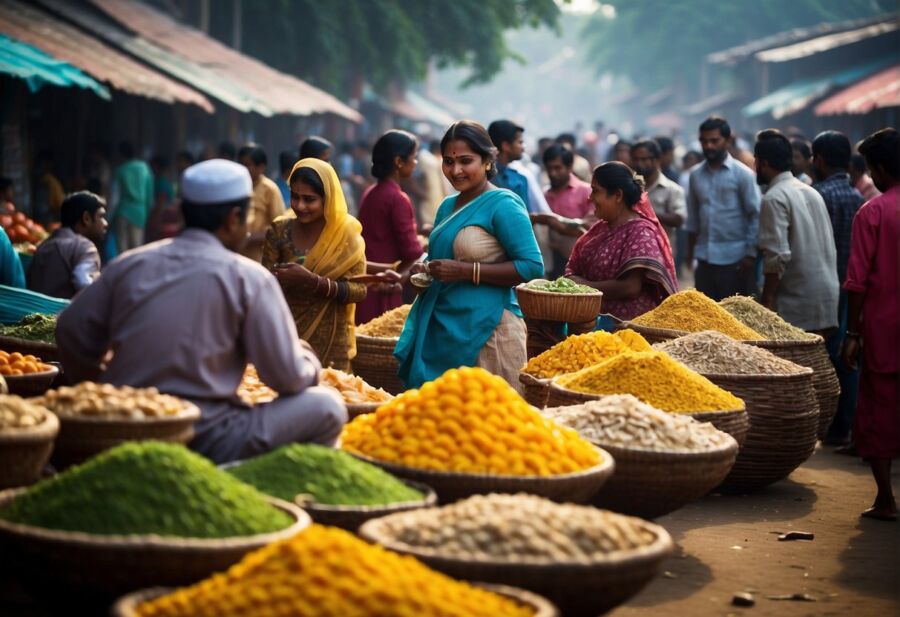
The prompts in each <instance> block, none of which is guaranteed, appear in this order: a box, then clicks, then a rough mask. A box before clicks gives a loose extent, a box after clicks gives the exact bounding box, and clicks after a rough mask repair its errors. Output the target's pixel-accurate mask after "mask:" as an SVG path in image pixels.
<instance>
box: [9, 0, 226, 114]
mask: <svg viewBox="0 0 900 617" xmlns="http://www.w3.org/2000/svg"><path fill="white" fill-rule="evenodd" d="M0 32H2V33H3V34H6V35H8V36H11V37H13V38H15V39H18V40H20V41H23V42H25V43H28V44H29V45H33V46H35V47H37V48H38V49H40V50H41V51H43V52H44V53H47V54H50V55H51V56H53V57H54V58H59V59H60V60H65V61H66V62H69V63H71V64H72V65H74V66H77V67H78V68H80V69H81V70H83V71H84V72H86V73H88V74H89V75H91V76H92V77H94V78H95V79H97V80H99V81H101V82H104V83H106V84H109V85H110V86H111V87H112V88H114V89H116V90H121V91H122V92H127V93H128V94H133V95H136V96H143V97H147V98H150V99H155V100H158V101H163V102H165V103H187V104H192V105H197V106H198V107H201V108H202V109H204V110H206V111H208V112H212V111H213V106H212V103H210V102H209V100H208V99H207V98H206V97H205V96H203V95H202V94H200V93H199V92H197V91H196V90H193V89H191V88H189V87H187V86H185V85H182V84H179V83H178V82H176V81H174V80H172V79H170V78H169V77H166V76H165V75H163V74H161V73H158V72H156V71H154V70H153V69H151V68H149V67H146V66H144V65H142V64H140V63H138V62H136V61H134V60H132V59H131V58H129V57H128V56H126V55H124V54H122V53H121V52H119V51H116V50H115V49H113V48H111V47H109V46H108V45H106V44H104V43H102V42H101V41H99V40H97V39H96V38H94V37H92V36H90V35H88V34H86V33H85V32H82V31H81V30H79V29H77V28H75V27H73V26H70V25H68V24H66V23H64V22H62V21H60V20H59V19H57V18H55V17H52V16H51V15H48V14H47V13H45V12H44V11H41V10H40V9H37V8H35V7H33V6H30V5H28V4H25V3H24V2H19V1H18V0H0Z"/></svg>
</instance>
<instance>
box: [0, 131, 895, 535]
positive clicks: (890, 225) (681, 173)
mask: <svg viewBox="0 0 900 617" xmlns="http://www.w3.org/2000/svg"><path fill="white" fill-rule="evenodd" d="M524 137H525V128H524V127H522V126H519V125H517V124H516V123H515V122H513V121H511V120H506V119H501V120H497V121H494V122H492V123H490V124H489V125H488V126H487V127H485V126H482V125H481V124H479V123H477V122H474V121H466V120H464V121H460V122H457V123H455V124H453V125H452V126H451V127H450V128H449V129H448V130H447V132H446V133H445V134H444V135H443V136H442V138H441V139H437V140H427V141H426V140H421V141H420V140H419V139H418V138H417V137H416V136H415V135H413V134H411V133H408V132H405V131H400V130H391V131H388V132H387V133H385V134H383V135H381V136H380V137H379V138H378V139H377V141H376V142H375V143H374V145H373V146H372V147H371V148H370V147H369V146H368V144H365V143H363V142H358V143H348V144H343V145H342V146H341V147H340V148H335V147H334V146H333V145H332V144H331V142H329V141H327V140H326V139H324V138H322V137H317V136H313V137H309V138H307V139H306V140H304V141H303V143H302V144H300V147H299V150H298V151H296V152H294V151H286V152H282V153H280V155H279V157H278V163H279V165H278V170H277V173H274V175H273V177H272V178H270V177H269V176H268V175H267V174H268V173H269V172H270V170H269V166H268V156H267V153H266V152H265V150H264V149H263V148H262V147H260V146H259V145H257V144H253V143H249V144H246V145H244V146H243V147H240V148H235V147H233V146H232V145H230V144H223V145H222V146H221V147H220V148H219V151H218V153H217V156H216V157H213V158H210V159H209V160H204V161H202V162H199V163H195V162H194V160H193V157H192V156H191V155H190V154H189V153H187V152H182V153H180V154H179V155H178V156H177V157H176V159H175V169H176V174H177V177H171V178H170V177H168V164H167V161H166V160H165V159H163V158H162V157H153V158H152V159H151V161H150V163H149V164H148V163H145V162H144V161H142V160H140V159H138V158H136V157H135V153H134V149H133V147H132V146H131V145H130V144H127V143H123V144H121V146H120V148H119V154H120V158H121V164H120V165H119V166H118V167H116V168H115V169H114V170H109V169H108V168H107V169H106V171H105V172H104V165H102V164H100V162H99V161H100V160H99V159H98V158H96V157H89V161H91V162H92V163H93V164H95V165H94V168H93V169H95V170H97V174H96V178H94V180H92V186H91V188H93V189H94V190H93V191H89V190H85V191H76V192H74V193H71V194H69V195H64V194H63V193H62V188H61V186H60V183H59V181H58V179H56V178H55V177H54V176H53V173H52V166H51V165H48V164H47V160H48V159H47V157H44V158H43V159H42V161H41V167H40V171H39V174H38V178H39V185H40V186H43V187H45V189H46V190H44V192H43V193H42V194H41V195H37V194H36V199H42V200H45V201H40V202H39V203H41V204H46V207H44V206H40V207H38V206H36V207H35V210H34V211H35V216H36V217H38V218H39V219H40V218H41V217H43V219H42V220H46V221H47V222H49V221H50V220H51V219H53V218H57V219H58V220H59V223H60V224H61V226H60V227H59V229H57V230H56V231H54V232H53V234H52V236H51V237H50V238H49V239H47V240H46V241H44V242H43V243H42V244H41V245H40V246H39V248H38V250H37V252H36V253H35V255H34V258H33V260H32V262H31V265H30V267H29V269H28V273H27V285H28V287H29V289H31V290H33V291H37V292H40V293H43V294H47V295H50V296H54V297H62V298H72V299H73V300H72V303H71V305H70V306H69V307H68V308H67V309H65V310H64V311H63V312H62V314H61V316H60V318H59V325H58V333H57V338H58V343H59V346H60V350H61V353H62V355H63V359H64V365H65V370H66V373H67V374H68V375H69V376H70V378H72V379H76V380H78V379H102V380H103V381H107V382H111V383H113V384H116V385H132V386H156V387H158V388H160V390H163V391H165V392H169V393H171V394H175V395H178V396H182V397H184V398H187V399H190V400H193V401H195V402H197V404H198V405H199V406H200V407H201V408H202V410H203V418H202V420H201V421H200V422H199V424H198V425H197V434H196V437H195V440H194V443H193V447H195V448H196V449H197V450H198V451H200V452H201V453H203V454H205V455H207V456H209V457H210V458H212V459H213V460H216V461H220V462H221V461H227V460H234V459H237V458H244V457H247V456H251V455H253V454H256V453H259V452H261V451H265V450H268V449H271V448H272V447H275V446H277V445H279V444H281V443H285V442H291V441H316V442H319V443H330V442H333V441H334V439H335V438H336V437H337V435H338V433H339V431H340V427H341V425H342V424H343V422H344V421H345V420H346V413H345V410H344V409H343V405H342V404H341V402H340V400H339V399H338V398H337V397H336V396H333V394H332V393H330V392H329V391H327V390H323V389H320V388H318V387H316V385H315V384H316V381H317V379H316V376H317V372H318V370H319V368H320V367H321V366H332V367H335V368H339V369H343V370H350V369H351V362H352V360H353V358H354V356H355V340H356V338H355V334H354V331H355V326H356V325H357V324H359V323H363V322H367V321H369V320H371V319H373V318H375V317H377V316H379V315H381V314H383V313H384V312H386V311H388V310H390V309H392V308H395V307H397V306H400V305H401V304H402V303H404V302H405V301H406V302H408V301H411V300H412V299H413V298H415V302H414V303H413V305H412V309H411V311H410V313H409V317H408V319H407V321H406V325H405V327H404V329H403V332H402V334H401V335H400V338H399V342H398V343H397V346H396V348H395V351H394V355H395V356H396V358H397V360H398V362H399V367H400V368H399V377H400V379H401V380H402V382H403V383H404V384H405V385H406V386H407V387H409V388H415V387H419V386H421V385H422V384H424V383H425V382H427V381H429V380H432V379H434V378H436V377H438V376H439V375H441V374H442V373H443V372H444V371H445V370H447V369H449V368H454V367H458V366H481V367H484V368H486V369H487V370H489V371H491V372H492V373H495V374H497V375H500V376H502V377H503V378H505V379H506V380H507V381H508V382H509V383H510V385H512V386H513V387H516V388H518V387H520V386H519V383H518V379H517V375H518V371H519V369H520V368H521V367H522V366H523V365H524V364H525V362H526V360H527V358H529V357H531V356H534V355H535V354H537V353H540V352H541V351H543V350H545V349H547V348H548V347H549V346H551V345H553V344H554V343H556V342H558V341H560V340H562V338H564V337H565V336H567V335H571V334H573V333H578V332H585V331H589V330H593V329H595V328H610V327H612V326H614V324H615V323H616V322H617V321H622V320H629V319H631V318H633V317H636V316H638V315H640V314H642V313H644V312H646V311H648V310H650V309H652V308H654V307H655V306H657V305H659V303H660V302H662V301H663V300H664V299H665V298H666V297H667V296H669V295H671V294H673V293H675V292H676V291H677V290H678V288H679V284H680V283H679V280H681V281H682V282H684V281H685V280H690V279H691V276H692V277H693V284H694V285H695V286H696V288H697V289H698V290H699V291H701V292H703V293H704V294H706V295H707V296H709V297H711V298H713V299H714V300H720V299H723V298H725V297H727V296H730V295H734V294H743V295H751V296H755V297H756V298H758V300H759V301H760V302H761V303H762V304H763V305H765V306H767V307H769V308H771V309H772V310H774V311H776V312H777V313H778V314H779V315H780V316H781V317H783V318H784V319H785V320H786V321H788V322H790V323H791V324H793V325H795V326H797V327H799V328H802V329H804V330H806V331H809V332H814V333H817V334H821V335H822V336H823V337H824V338H825V339H826V341H827V344H828V349H829V353H830V354H831V357H832V361H833V362H834V364H835V367H836V369H837V371H838V375H839V376H840V380H841V388H842V395H841V402H840V410H839V412H838V414H837V416H836V418H835V421H834V423H833V425H832V426H831V429H830V432H829V435H828V442H829V443H832V444H835V445H839V446H841V447H843V448H845V449H846V450H849V451H854V452H857V453H858V454H859V455H860V456H862V457H863V458H865V459H866V460H868V461H869V462H870V463H871V466H872V469H873V473H874V476H875V479H876V483H877V486H878V496H877V498H876V500H875V503H874V504H873V506H872V508H871V509H869V510H867V511H866V513H865V515H866V516H872V517H875V518H896V515H897V510H896V504H895V502H894V498H893V494H892V492H891V487H890V466H891V459H893V458H895V457H896V456H898V454H900V411H898V410H900V398H898V396H900V387H898V370H900V367H898V353H897V350H898V349H900V332H898V327H900V325H898V322H900V319H898V315H900V299H898V294H900V292H898V287H900V274H898V264H900V257H898V250H900V249H898V247H900V199H898V197H900V193H898V191H900V188H898V185H900V140H898V134H897V131H896V130H894V129H883V130H881V131H878V132H877V133H874V134H873V135H870V136H869V137H867V138H866V139H865V140H863V141H862V142H861V143H859V144H858V145H857V147H856V148H854V147H853V145H852V144H851V142H850V140H849V139H848V138H847V136H845V135H843V134H842V133H839V132H837V131H825V132H823V133H820V134H819V135H817V136H815V138H814V139H813V140H812V141H811V142H810V141H808V140H807V139H806V138H805V137H803V136H802V135H799V134H797V133H796V132H795V131H786V132H784V133H783V132H781V131H778V130H775V129H769V130H765V131H761V132H760V133H758V134H757V135H756V138H755V143H754V145H753V147H752V151H750V150H749V149H746V148H742V147H740V142H739V141H738V140H737V139H736V136H735V135H734V134H733V132H732V130H731V127H730V125H729V123H728V122H727V120H726V119H724V118H721V117H716V116H713V117H710V118H708V119H706V120H705V121H704V122H703V123H702V124H700V126H699V127H698V132H697V135H696V145H695V144H693V143H688V144H687V145H688V147H687V148H681V147H680V146H678V147H676V144H675V143H674V142H673V141H672V140H671V139H669V138H666V137H657V138H637V139H635V140H634V141H631V142H629V141H626V140H625V139H619V138H617V137H616V136H614V135H613V134H612V133H608V134H604V135H602V136H599V135H594V136H593V137H592V140H591V143H584V144H581V145H580V146H579V144H578V141H577V138H576V137H575V136H574V135H572V134H562V135H560V136H558V137H557V138H555V139H551V138H541V139H539V140H537V146H538V147H537V150H536V151H535V152H534V155H533V156H529V155H527V154H526V151H525V150H526V149H525V141H524ZM679 149H681V150H683V152H681V154H680V156H681V161H682V166H681V168H680V169H679V168H678V166H676V164H675V159H676V156H677V152H676V150H679ZM104 183H105V184H104ZM108 220H109V221H111V224H109V225H108V223H107V221H108ZM107 227H109V229H108V230H107ZM110 237H114V241H110V240H109V238H110ZM104 238H106V240H104ZM154 239H162V241H160V242H151V243H149V244H147V241H148V240H154ZM3 241H5V244H4V245H3V247H2V248H5V249H6V250H7V253H5V254H4V255H3V260H4V268H3V271H5V270H6V269H7V268H8V266H9V261H8V260H9V259H11V258H10V257H9V253H8V245H9V242H8V240H7V239H5V236H3V235H0V242H3ZM237 253H240V254H241V256H238V255H237ZM116 255H118V258H115V259H114V257H115V256H116ZM12 259H16V260H17V258H15V257H12ZM414 275H424V277H425V280H426V281H427V282H426V283H425V284H420V285H411V284H410V279H411V277H413V276H414ZM559 275H565V276H567V277H569V278H570V279H572V280H573V281H575V282H577V283H581V284H584V285H589V286H591V287H593V288H595V289H598V290H600V291H602V292H603V294H604V300H603V311H604V315H600V316H598V319H597V320H596V321H590V322H587V323H581V324H560V323H554V322H545V321H537V320H530V319H529V320H526V319H525V318H524V316H523V314H522V312H521V310H520V309H519V306H518V304H517V302H516V296H515V293H514V287H515V286H516V285H518V284H519V283H522V282H527V281H529V280H533V279H535V278H541V277H551V278H552V277H556V276H559ZM0 282H2V283H3V284H9V283H10V281H7V280H4V281H0ZM110 350H114V353H113V354H112V355H111V356H110V355H108V352H109V351H110ZM148 357H152V358H154V361H153V362H147V358H148ZM247 362H252V363H253V364H255V365H256V367H257V370H258V373H259V375H260V377H261V379H262V380H263V381H264V382H265V383H266V384H268V385H269V386H270V387H272V388H273V389H274V390H276V391H277V392H278V393H279V395H280V396H279V398H278V399H277V400H276V401H275V402H272V403H268V404H265V405H262V406H260V407H259V409H257V410H256V413H253V414H245V413H241V412H242V411H243V407H242V404H241V403H239V402H238V401H237V400H236V399H235V394H234V393H235V390H236V388H237V385H238V383H239V381H240V378H241V373H242V371H243V367H244V365H245V364H246V363H247Z"/></svg>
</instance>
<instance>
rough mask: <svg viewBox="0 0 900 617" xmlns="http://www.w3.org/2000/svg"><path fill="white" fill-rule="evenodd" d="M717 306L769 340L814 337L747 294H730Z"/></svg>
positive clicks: (796, 339) (814, 336) (805, 339)
mask: <svg viewBox="0 0 900 617" xmlns="http://www.w3.org/2000/svg"><path fill="white" fill-rule="evenodd" d="M719 306H721V307H722V308H723V309H725V310H726V311H728V312H729V313H731V315H732V316H733V317H734V318H735V319H737V320H738V321H740V322H741V323H742V324H744V325H745V326H747V327H749V328H752V329H753V330H755V331H756V332H759V333H760V334H761V335H763V336H764V337H765V338H766V339H767V340H770V341H809V340H813V339H815V338H816V335H815V334H810V333H809V332H806V331H804V330H801V329H800V328H798V327H796V326H793V325H791V324H789V323H788V322H786V321H785V320H784V319H782V318H781V316H780V315H779V314H778V313H776V312H775V311H771V310H769V309H767V308H766V307H764V306H763V305H762V304H760V303H759V302H757V301H756V300H754V299H753V298H751V297H749V296H731V297H730V298H725V299H724V300H722V301H720V302H719Z"/></svg>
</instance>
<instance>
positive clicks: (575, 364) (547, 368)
mask: <svg viewBox="0 0 900 617" xmlns="http://www.w3.org/2000/svg"><path fill="white" fill-rule="evenodd" d="M638 336H640V335H638ZM641 338H643V337H641ZM645 343H646V341H645ZM648 347H649V345H648ZM629 349H630V347H629V346H628V345H627V344H626V343H625V342H624V341H623V340H622V338H621V337H619V336H616V335H613V334H610V333H609V332H603V331H602V330H598V331H596V332H588V333H586V334H574V335H572V336H570V337H569V338H567V339H566V340H564V341H562V342H559V343H557V344H556V345H554V346H553V347H551V348H550V349H548V350H547V351H545V352H544V353H542V354H540V355H537V356H535V357H533V358H532V359H530V360H529V361H528V363H527V364H526V365H525V367H524V368H523V369H522V371H524V372H525V373H528V374H529V375H531V376H533V377H537V378H538V379H545V378H548V377H556V376H557V375H563V374H565V373H574V372H575V371H578V370H581V369H583V368H584V367H586V366H591V365H592V364H597V363H598V362H602V361H603V360H606V359H607V358H611V357H612V356H614V355H616V354H620V353H622V352H625V351H628V350H629Z"/></svg>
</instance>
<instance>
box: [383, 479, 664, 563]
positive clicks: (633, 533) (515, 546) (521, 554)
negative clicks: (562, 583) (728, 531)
mask: <svg viewBox="0 0 900 617" xmlns="http://www.w3.org/2000/svg"><path fill="white" fill-rule="evenodd" d="M381 523H382V524H383V525H382V526H381V530H383V531H384V532H385V533H386V535H387V536H388V537H389V538H391V539H392V540H396V541H398V542H401V543H403V544H406V545H407V546H411V547H415V548H417V549H429V550H428V552H433V553H435V554H438V555H442V556H447V557H455V558H460V559H473V560H475V559H491V560H502V561H507V560H508V561H514V562H523V561H524V562H528V561H532V562H547V561H552V562H578V563H585V564H587V563H590V562H591V561H592V560H596V559H597V558H602V557H605V556H606V555H608V554H609V553H615V552H617V551H629V550H634V549H639V548H641V547H643V546H647V545H649V544H652V543H653V542H654V541H655V540H656V535H655V534H654V533H653V532H651V531H650V530H649V529H648V528H647V527H646V526H645V524H644V522H643V521H642V520H640V519H637V518H633V517H630V516H623V515H621V514H615V513H613V512H608V511H606V510H599V509H597V508H592V507H588V506H576V505H572V504H558V503H554V502H552V501H550V500H549V499H544V498H543V497H536V496H534V495H528V494H526V493H518V494H516V495H499V494H491V495H475V496H474V497H469V498H468V499H465V500H463V501H458V502H456V503H454V504H451V505H448V506H444V507H442V508H426V509H423V510H412V511H409V512H402V513H400V514H393V515H389V516H387V517H385V518H384V519H381Z"/></svg>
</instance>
